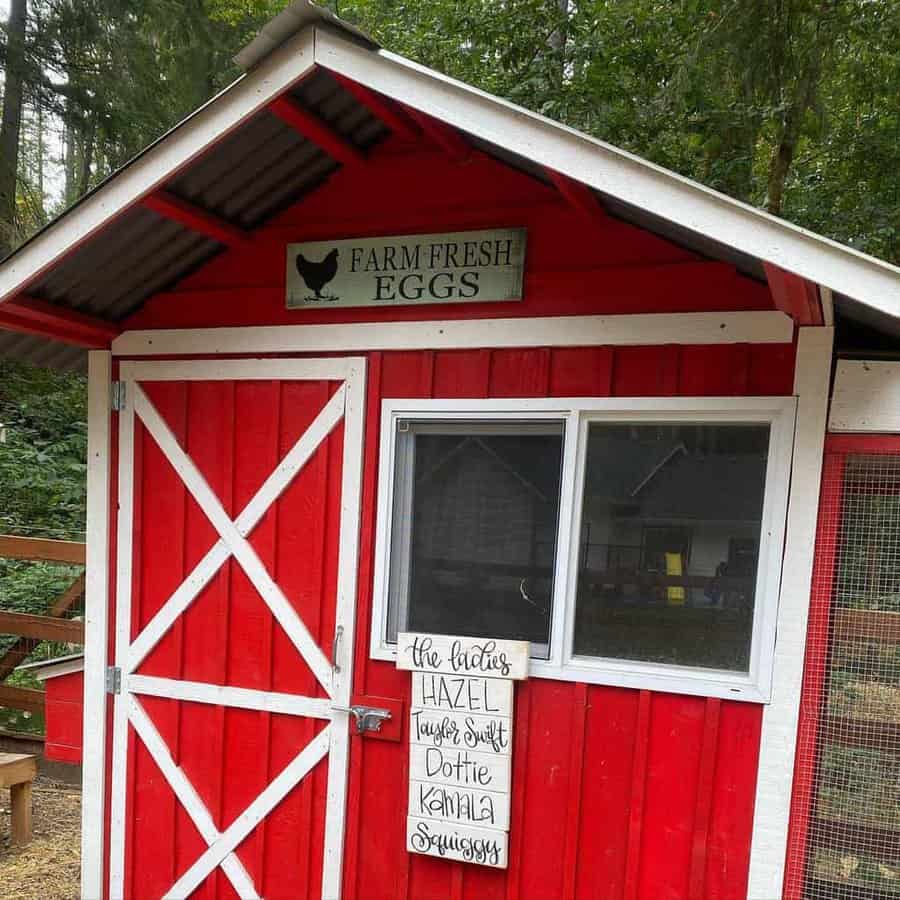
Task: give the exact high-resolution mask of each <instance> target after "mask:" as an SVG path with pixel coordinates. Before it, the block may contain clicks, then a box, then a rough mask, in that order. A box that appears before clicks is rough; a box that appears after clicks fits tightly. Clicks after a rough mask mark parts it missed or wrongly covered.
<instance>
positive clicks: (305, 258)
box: [287, 228, 526, 309]
mask: <svg viewBox="0 0 900 900" xmlns="http://www.w3.org/2000/svg"><path fill="white" fill-rule="evenodd" d="M525 238H526V231H525V229H524V228H505V229H495V230H491V231H457V232H451V233H448V234H403V235H395V236H393V237H379V238H359V239H357V240H353V239H351V240H342V241H315V242H312V243H306V244H288V247H287V305H288V308H289V309H299V308H303V309H307V308H310V307H324V308H328V307H333V306H410V305H417V304H424V303H477V302H484V301H493V300H521V299H522V269H523V266H524V263H525Z"/></svg>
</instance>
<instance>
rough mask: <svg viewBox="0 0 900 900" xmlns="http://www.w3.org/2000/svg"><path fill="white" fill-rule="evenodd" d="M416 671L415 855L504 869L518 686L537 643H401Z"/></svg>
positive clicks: (411, 834) (410, 838) (411, 820)
mask: <svg viewBox="0 0 900 900" xmlns="http://www.w3.org/2000/svg"><path fill="white" fill-rule="evenodd" d="M397 668H398V669H409V670H411V671H412V705H411V709H410V723H409V743H410V747H409V816H408V817H407V825H406V847H407V850H409V851H411V852H413V853H424V854H427V855H429V856H438V857H442V858H444V859H454V860H460V861H461V862H472V863H480V864H481V865H484V866H494V867H496V868H501V869H505V868H506V864H507V847H508V837H509V835H508V831H509V809H510V789H511V785H510V781H511V772H512V764H511V763H512V722H513V684H512V682H513V680H514V679H522V678H526V677H527V674H528V643H527V642H526V641H497V640H493V639H490V638H468V637H448V636H447V635H440V634H401V635H399V636H398V638H397Z"/></svg>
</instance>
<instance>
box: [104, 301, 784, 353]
mask: <svg viewBox="0 0 900 900" xmlns="http://www.w3.org/2000/svg"><path fill="white" fill-rule="evenodd" d="M792 339H793V322H792V321H791V319H789V318H788V317H787V316H786V315H784V314H783V313H780V312H774V311H771V312H769V311H764V310H763V311H757V312H728V313H642V314H636V315H630V316H629V315H617V316H547V317H544V318H531V317H529V318H524V317H523V318H510V319H452V320H445V321H437V322H367V323H361V324H356V323H354V324H346V325H299V324H298V325H266V326H259V327H249V328H248V327H238V328H198V329H171V330H163V329H160V330H149V331H126V332H124V333H123V334H121V335H120V336H119V337H117V338H116V339H115V340H114V341H113V344H112V350H113V353H114V354H115V355H116V356H155V355H162V354H175V355H180V354H191V353H203V354H220V353H331V352H340V351H365V350H372V351H374V350H442V349H454V348H458V347H588V346H602V345H609V346H613V345H619V346H628V345H641V344H644V345H662V344H744V343H748V344H789V343H790V342H791V341H792Z"/></svg>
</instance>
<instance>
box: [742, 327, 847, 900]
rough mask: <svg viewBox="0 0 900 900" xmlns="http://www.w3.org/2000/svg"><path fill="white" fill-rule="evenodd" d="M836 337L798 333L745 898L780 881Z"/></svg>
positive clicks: (764, 898)
mask: <svg viewBox="0 0 900 900" xmlns="http://www.w3.org/2000/svg"><path fill="white" fill-rule="evenodd" d="M833 339H834V329H833V328H821V327H819V328H801V329H800V334H799V339H798V345H797V361H796V370H795V371H796V374H795V376H794V393H795V394H796V395H797V397H798V407H797V427H796V437H795V440H794V457H793V466H792V476H791V490H790V500H789V506H788V516H787V537H786V542H785V551H784V563H783V570H782V583H781V596H780V602H779V607H778V632H777V635H778V636H777V640H776V644H775V668H774V680H773V684H772V702H771V703H770V704H769V705H768V706H766V707H765V709H764V710H763V721H762V736H761V739H760V754H759V769H758V771H759V781H758V782H757V788H756V805H755V810H754V818H753V837H752V842H751V847H750V883H749V888H748V893H747V897H748V900H774V898H777V897H780V896H781V891H782V883H783V881H784V865H785V853H786V849H787V831H788V818H789V815H790V807H791V788H792V785H793V780H794V755H795V752H796V746H797V720H798V715H799V709H800V688H801V685H802V683H803V660H804V653H805V649H806V626H807V619H808V616H809V596H810V586H811V581H812V567H813V553H814V550H815V542H816V523H817V519H818V510H819V486H820V480H821V474H822V454H823V448H824V444H825V423H826V416H827V412H828V388H829V381H830V376H831V353H832V342H833Z"/></svg>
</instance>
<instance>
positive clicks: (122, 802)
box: [0, 3, 900, 900]
mask: <svg viewBox="0 0 900 900" xmlns="http://www.w3.org/2000/svg"><path fill="white" fill-rule="evenodd" d="M239 61H240V63H241V64H242V65H243V66H244V68H245V69H246V75H245V76H244V77H243V78H242V79H240V80H239V81H237V82H236V83H235V84H234V85H232V86H231V87H230V88H229V89H228V90H226V91H224V92H223V93H222V94H221V95H219V96H218V97H217V98H215V99H214V100H213V101H211V102H210V103H209V104H207V105H206V106H204V107H203V108H202V109H200V110H198V111H197V112H196V113H195V114H194V115H192V116H191V117H190V118H188V119H187V120H185V121H184V122H183V123H182V124H180V125H179V126H178V127H177V128H175V129H174V130H173V131H172V132H170V133H169V134H167V135H166V136H165V137H163V138H162V139H161V140H160V141H158V142H157V143H156V144H154V145H153V146H151V147H150V148H148V149H147V150H146V151H145V152H144V153H142V154H141V155H140V156H139V157H137V158H136V159H135V160H133V161H132V162H131V163H130V164H129V165H127V166H126V167H125V168H123V169H122V170H121V171H120V172H118V173H116V175H115V176H113V177H112V178H110V179H109V180H108V181H107V182H105V183H104V184H103V185H101V186H100V187H99V188H98V189H97V190H95V191H94V192H93V193H92V194H90V195H88V196H87V197H86V198H84V199H83V200H82V201H81V202H80V203H79V204H77V205H76V206H75V207H74V208H73V209H72V210H70V211H69V212H68V213H67V214H65V215H64V216H62V217H61V218H60V219H58V220H57V221H56V222H54V223H53V224H51V225H50V226H49V227H48V228H47V229H45V230H44V231H43V232H41V233H40V234H39V235H37V236H36V237H35V238H33V239H32V240H31V241H30V242H29V243H27V244H26V245H25V246H24V247H22V248H21V249H20V250H19V251H18V252H17V253H16V254H14V255H13V256H12V257H10V258H9V259H8V260H7V261H6V262H5V263H4V264H3V266H2V267H0V300H2V301H3V302H2V306H0V327H3V328H5V329H7V330H8V331H9V334H8V335H4V336H0V353H3V354H5V355H9V356H12V357H17V358H25V359H30V360H31V361H33V362H37V363H41V364H48V365H55V366H59V367H69V368H76V367H79V366H81V365H83V363H84V360H85V356H86V354H85V353H84V350H85V348H87V349H89V351H90V352H89V354H87V357H88V372H89V391H90V423H89V427H90V459H89V521H88V557H89V558H88V567H87V573H88V604H87V609H86V629H87V646H86V651H85V654H86V655H85V690H86V697H85V747H84V757H85V759H84V773H85V775H84V779H85V780H84V792H85V793H84V843H83V861H82V865H83V875H82V879H83V880H82V893H83V896H85V897H100V896H106V897H113V898H118V897H128V898H137V897H148V898H150V897H163V896H166V897H182V896H195V897H235V896H240V897H283V898H288V897H290V898H297V897H309V898H313V897H315V898H319V897H323V898H328V900H335V898H338V897H344V898H360V900H381V898H384V900H388V898H390V900H438V898H439V900H445V898H446V900H451V898H452V900H469V898H479V900H492V898H493V900H501V898H503V900H567V898H568V900H572V898H579V900H580V898H604V900H607V898H610V900H613V898H615V900H618V898H622V900H666V898H671V900H676V898H677V900H682V898H691V900H694V898H717V900H740V898H745V897H752V898H754V900H772V898H775V897H778V896H781V891H782V885H783V879H784V871H785V853H786V846H787V836H788V820H789V813H790V802H791V789H792V778H793V776H792V772H793V766H794V761H795V750H796V746H797V742H796V734H797V722H798V711H799V705H800V685H801V680H802V677H803V658H804V648H805V641H806V626H807V616H808V608H809V597H810V581H811V574H812V566H813V545H814V538H815V527H816V517H817V507H818V496H819V484H820V474H821V465H822V455H823V443H824V439H825V431H826V415H827V408H828V402H829V392H830V380H831V373H832V363H833V359H834V352H835V351H834V333H835V316H836V312H835V311H836V310H837V316H838V317H839V320H840V321H839V326H840V327H843V328H844V329H845V331H846V333H847V334H852V335H854V336H858V335H860V334H865V335H876V334H877V335H881V336H882V337H881V338H879V339H880V340H881V339H884V340H891V339H893V338H895V337H896V334H897V333H898V323H897V316H898V315H900V273H898V271H897V270H896V269H895V268H893V267H891V266H889V265H887V264H885V263H881V262H878V261H876V260H874V259H871V258H868V257H865V256H863V255H861V254H859V253H857V252H855V251H853V250H850V249H848V248H845V247H841V246H838V245H836V244H834V243H832V242H830V241H827V240H825V239H823V238H819V237H817V236H815V235H812V234H809V233H807V232H804V231H802V230H801V229H798V228H796V227H793V226H791V225H789V224H787V223H785V222H782V221H779V220H776V219H774V218H772V217H769V216H767V215H765V214H763V213H761V212H759V211H757V210H754V209H751V208H749V207H747V206H744V205H742V204H739V203H737V202H734V201H732V200H729V199H728V198H726V197H723V196H721V195H719V194H717V193H715V192H713V191H710V190H708V189H706V188H704V187H702V186H700V185H697V184H695V183H692V182H690V181H688V180H686V179H684V178H681V177H679V176H677V175H674V174H672V173H670V172H666V171H663V170H661V169H659V168H658V167H656V166H653V165H652V164H649V163H647V162H645V161H642V160H640V159H637V158H635V157H633V156H630V155H628V154H626V153H623V152H621V151H619V150H616V149H615V148H612V147H609V146H607V145H605V144H602V143H600V142H598V141H596V140H594V139H591V138H589V137H586V136H585V135H582V134H579V133H577V132H574V131H572V130H570V129H567V128H564V127H562V126H559V125H557V124H555V123H553V122H550V121H548V120H546V119H543V118H541V117H539V116H536V115H534V114H532V113H529V112H526V111H524V110H521V109H519V108H517V107H514V106H512V105H511V104H508V103H506V102H504V101H502V100H499V99H497V98H494V97H490V96H488V95H486V94H484V93H482V92H480V91H477V90H474V89H472V88H470V87H467V86H465V85H462V84H459V83H457V82H455V81H452V80H451V79H448V78H446V77H444V76H441V75H439V74H437V73H435V72H432V71H429V70H427V69H424V68H422V67H420V66H418V65H415V64H413V63H411V62H409V61H407V60H404V59H401V58H399V57H396V56H394V55H392V54H390V53H389V52H386V51H385V50H382V49H380V48H379V47H377V46H376V45H375V44H374V43H373V42H372V41H371V40H370V39H369V38H367V37H366V36H365V35H362V34H359V33H358V32H356V31H355V30H353V29H351V28H349V27H348V26H346V25H345V24H344V23H342V22H340V21H338V20H336V19H334V18H333V17H332V16H330V14H328V13H326V12H324V11H322V10H320V9H318V8H316V7H314V6H312V5H310V4H307V3H297V4H294V5H293V6H291V7H290V8H289V9H288V10H287V11H286V12H285V13H283V14H282V15H280V16H279V17H278V18H276V19H275V20H273V22H272V23H271V24H270V25H269V26H267V27H266V28H265V29H264V30H263V32H262V33H261V35H260V36H259V37H258V38H257V39H256V40H255V41H254V42H253V43H252V44H251V45H250V46H249V47H248V48H247V49H246V50H245V51H244V52H243V53H242V54H241V55H240V57H239ZM339 285H340V287H339ZM365 291H368V294H366V293H365ZM885 336H887V337H885ZM892 336H893V338H892ZM110 394H112V398H113V399H112V404H111V403H110ZM111 407H112V408H111ZM407 630H411V631H421V632H428V633H434V634H457V635H458V634H463V635H472V636H475V637H479V638H496V639H516V640H522V639H525V640H528V641H529V642H530V645H531V659H530V662H529V672H528V676H529V677H528V678H527V679H526V680H525V681H522V682H519V683H517V684H516V686H515V713H514V726H513V727H512V732H511V734H512V776H511V806H510V817H509V818H510V827H509V859H508V866H507V867H506V868H490V867H486V866H481V865H475V864H472V863H467V862H459V861H454V860H452V859H448V858H444V859H441V858H435V857H433V856H428V855H421V854H417V853H411V852H408V850H407V833H406V831H407V800H408V796H409V780H410V777H411V767H410V747H409V739H410V735H409V714H410V703H411V700H412V697H411V689H410V674H409V673H408V672H406V671H400V670H398V669H397V667H396V664H395V656H396V641H397V634H398V633H399V632H403V631H407ZM776 637H777V640H776ZM360 706H366V707H371V708H374V709H380V710H386V711H387V712H389V713H390V714H391V718H390V719H389V720H388V721H387V722H386V723H385V724H384V726H383V727H382V729H381V731H379V732H375V731H367V732H365V733H363V734H358V733H357V731H356V726H355V724H354V718H355V717H354V714H353V713H352V712H351V711H350V708H351V707H360ZM800 814H801V815H802V810H800Z"/></svg>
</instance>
